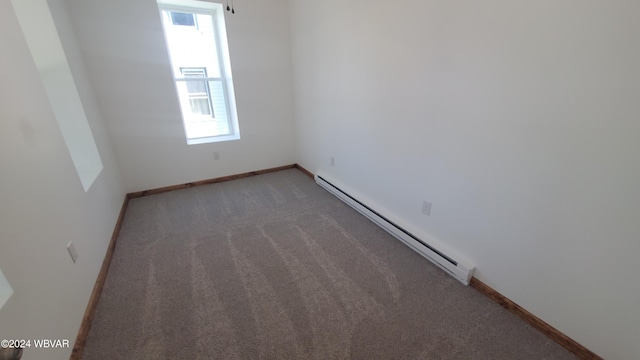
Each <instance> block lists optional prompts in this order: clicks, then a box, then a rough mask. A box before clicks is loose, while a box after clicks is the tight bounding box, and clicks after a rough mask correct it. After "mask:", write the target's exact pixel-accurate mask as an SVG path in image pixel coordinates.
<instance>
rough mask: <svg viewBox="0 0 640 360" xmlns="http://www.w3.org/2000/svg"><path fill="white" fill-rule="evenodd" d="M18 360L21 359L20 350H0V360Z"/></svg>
mask: <svg viewBox="0 0 640 360" xmlns="http://www.w3.org/2000/svg"><path fill="white" fill-rule="evenodd" d="M20 358H22V349H13V348H1V349H0V360H20Z"/></svg>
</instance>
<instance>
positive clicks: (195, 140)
mask: <svg viewBox="0 0 640 360" xmlns="http://www.w3.org/2000/svg"><path fill="white" fill-rule="evenodd" d="M233 140H240V135H238V134H232V135H220V136H210V137H201V138H193V139H187V144H188V145H198V144H206V143H214V142H223V141H233Z"/></svg>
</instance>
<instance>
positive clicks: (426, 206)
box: [422, 200, 431, 216]
mask: <svg viewBox="0 0 640 360" xmlns="http://www.w3.org/2000/svg"><path fill="white" fill-rule="evenodd" d="M422 213H423V214H425V215H427V216H430V215H431V203H430V202H428V201H426V200H425V201H423V202H422Z"/></svg>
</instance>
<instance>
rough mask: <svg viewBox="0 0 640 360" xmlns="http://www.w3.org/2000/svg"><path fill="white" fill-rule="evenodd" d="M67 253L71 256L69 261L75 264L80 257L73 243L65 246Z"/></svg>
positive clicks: (70, 242)
mask: <svg viewBox="0 0 640 360" xmlns="http://www.w3.org/2000/svg"><path fill="white" fill-rule="evenodd" d="M67 251H69V255H71V260H72V261H73V263H74V264H75V263H76V261H78V257H79V256H80V255H78V251H77V250H76V247H75V245H73V241H69V244H67Z"/></svg>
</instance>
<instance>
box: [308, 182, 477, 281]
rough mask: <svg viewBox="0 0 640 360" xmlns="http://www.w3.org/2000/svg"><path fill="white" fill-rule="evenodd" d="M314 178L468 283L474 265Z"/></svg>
mask: <svg viewBox="0 0 640 360" xmlns="http://www.w3.org/2000/svg"><path fill="white" fill-rule="evenodd" d="M315 180H316V183H318V185H320V186H321V187H323V188H324V189H325V190H327V191H329V192H330V193H332V194H333V195H335V196H336V197H337V198H338V199H340V200H342V201H344V202H345V203H347V204H348V205H349V206H351V207H352V208H354V209H356V210H357V211H358V212H360V213H361V214H363V215H364V216H366V217H367V218H369V219H370V220H371V221H373V222H374V223H376V224H377V225H378V226H380V227H381V228H383V229H384V230H386V231H387V232H388V233H390V234H391V235H393V236H394V237H396V238H397V239H399V240H400V241H402V242H404V243H405V244H406V245H408V246H409V247H410V248H412V249H413V250H415V251H416V252H417V253H419V254H420V255H422V256H423V257H425V258H427V259H428V260H429V261H431V262H433V263H434V264H436V265H437V266H439V267H440V268H441V269H443V270H444V271H446V272H447V273H449V274H450V275H451V276H453V277H454V278H456V279H458V280H459V281H460V282H462V283H463V284H465V285H469V281H471V277H472V276H473V270H474V267H473V266H470V265H469V264H468V263H467V262H466V261H464V260H462V259H461V258H460V257H458V256H454V255H453V254H451V253H450V251H448V250H444V249H443V248H442V246H438V245H434V244H433V243H431V244H430V243H429V242H427V241H425V240H423V239H420V238H418V237H417V236H415V235H413V234H411V233H410V232H409V231H407V230H405V229H403V228H402V227H400V226H398V225H396V223H394V222H393V221H391V220H389V219H388V218H387V217H385V216H383V215H382V214H380V213H379V212H377V211H375V210H373V209H372V208H371V207H369V206H368V205H366V204H364V203H363V202H362V201H360V200H358V199H356V198H355V197H354V196H352V195H349V194H348V193H347V192H346V191H345V190H343V189H341V188H340V187H338V186H336V185H335V184H334V183H331V182H329V181H327V180H326V178H325V177H324V176H322V175H318V174H316V175H315Z"/></svg>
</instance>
